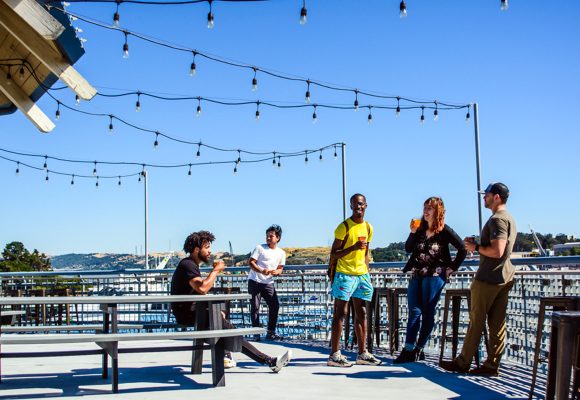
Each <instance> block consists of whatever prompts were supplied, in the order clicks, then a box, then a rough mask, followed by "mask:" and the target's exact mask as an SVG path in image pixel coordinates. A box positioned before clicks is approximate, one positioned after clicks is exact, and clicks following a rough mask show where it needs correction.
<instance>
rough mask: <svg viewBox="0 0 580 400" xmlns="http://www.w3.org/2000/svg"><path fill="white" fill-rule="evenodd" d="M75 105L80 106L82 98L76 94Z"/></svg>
mask: <svg viewBox="0 0 580 400" xmlns="http://www.w3.org/2000/svg"><path fill="white" fill-rule="evenodd" d="M75 104H76V105H77V106H78V105H79V104H81V98H80V97H79V95H78V94H75Z"/></svg>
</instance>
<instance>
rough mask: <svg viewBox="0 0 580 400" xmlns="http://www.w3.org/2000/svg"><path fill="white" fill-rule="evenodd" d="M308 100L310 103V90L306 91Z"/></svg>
mask: <svg viewBox="0 0 580 400" xmlns="http://www.w3.org/2000/svg"><path fill="white" fill-rule="evenodd" d="M306 102H307V103H310V90H307V91H306Z"/></svg>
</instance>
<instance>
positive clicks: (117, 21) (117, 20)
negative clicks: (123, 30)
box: [109, 11, 119, 26]
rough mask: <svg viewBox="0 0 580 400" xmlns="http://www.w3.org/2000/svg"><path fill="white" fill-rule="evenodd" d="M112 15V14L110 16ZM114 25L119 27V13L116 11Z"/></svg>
mask: <svg viewBox="0 0 580 400" xmlns="http://www.w3.org/2000/svg"><path fill="white" fill-rule="evenodd" d="M109 15H111V14H109ZM113 25H115V26H119V12H118V11H115V14H114V15H113Z"/></svg>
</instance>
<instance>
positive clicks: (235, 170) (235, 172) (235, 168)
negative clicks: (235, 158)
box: [234, 165, 238, 175]
mask: <svg viewBox="0 0 580 400" xmlns="http://www.w3.org/2000/svg"><path fill="white" fill-rule="evenodd" d="M237 173H238V166H237V165H235V166H234V175H235V174H237Z"/></svg>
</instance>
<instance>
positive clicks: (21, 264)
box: [0, 242, 52, 272]
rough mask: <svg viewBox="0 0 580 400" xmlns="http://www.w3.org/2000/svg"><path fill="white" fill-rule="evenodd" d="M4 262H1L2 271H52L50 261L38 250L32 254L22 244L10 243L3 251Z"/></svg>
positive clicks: (0, 269) (0, 268)
mask: <svg viewBox="0 0 580 400" xmlns="http://www.w3.org/2000/svg"><path fill="white" fill-rule="evenodd" d="M2 257H3V258H4V260H3V261H0V271H5V272H17V271H49V270H51V269H52V267H51V265H50V259H49V258H48V256H47V255H46V254H44V253H40V252H39V251H38V250H37V249H34V251H33V252H32V253H31V252H29V251H28V250H27V249H26V247H24V244H23V243H22V242H10V243H8V244H7V245H6V247H5V248H4V251H2Z"/></svg>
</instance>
